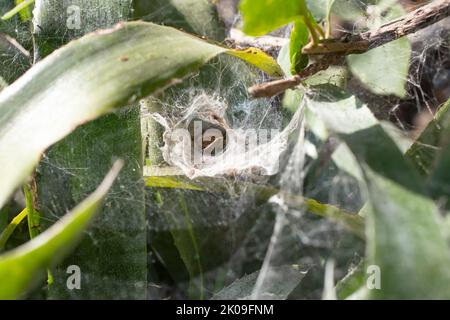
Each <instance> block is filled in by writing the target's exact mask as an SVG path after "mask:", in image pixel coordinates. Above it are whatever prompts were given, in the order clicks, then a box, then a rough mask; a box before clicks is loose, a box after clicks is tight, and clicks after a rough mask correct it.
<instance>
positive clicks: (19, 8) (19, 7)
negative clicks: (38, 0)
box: [1, 0, 34, 20]
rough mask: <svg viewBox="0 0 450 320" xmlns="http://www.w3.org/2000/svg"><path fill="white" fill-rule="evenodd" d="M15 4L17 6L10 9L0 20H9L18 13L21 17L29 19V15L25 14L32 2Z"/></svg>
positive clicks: (25, 1) (29, 0)
mask: <svg viewBox="0 0 450 320" xmlns="http://www.w3.org/2000/svg"><path fill="white" fill-rule="evenodd" d="M16 3H17V5H16V6H15V7H14V8H13V9H11V10H10V11H8V12H7V13H5V14H4V15H3V16H2V18H1V19H2V20H9V19H11V18H12V17H14V16H15V15H16V14H18V13H21V15H23V17H29V14H27V13H26V12H27V9H28V7H29V6H30V5H32V4H33V3H34V0H23V1H17V2H16Z"/></svg>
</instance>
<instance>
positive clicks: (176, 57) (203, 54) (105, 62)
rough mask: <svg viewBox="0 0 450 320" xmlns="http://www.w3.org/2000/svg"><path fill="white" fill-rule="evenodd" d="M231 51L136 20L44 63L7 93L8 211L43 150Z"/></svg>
mask: <svg viewBox="0 0 450 320" xmlns="http://www.w3.org/2000/svg"><path fill="white" fill-rule="evenodd" d="M129 34H133V37H129ZM225 51H226V49H224V48H222V47H219V46H216V45H213V44H209V43H207V42H204V41H202V40H201V39H198V38H195V37H193V36H191V35H188V34H186V33H184V32H180V31H177V30H175V29H172V28H169V27H163V26H158V25H155V24H151V23H144V22H130V23H123V24H120V25H118V26H117V27H116V28H114V29H110V30H106V31H102V32H96V33H92V34H89V35H87V36H85V37H83V38H82V39H79V40H76V41H73V42H71V43H70V44H68V45H67V46H65V47H64V48H62V49H61V50H58V51H57V52H55V53H54V54H52V55H50V56H49V57H47V58H46V59H45V60H43V61H42V62H40V63H38V64H37V65H36V66H34V67H33V68H32V69H31V70H30V71H29V72H27V74H26V75H25V76H23V77H22V78H21V79H19V80H18V81H17V82H15V83H14V84H12V85H11V86H9V87H8V88H6V89H5V90H4V91H3V92H2V93H1V94H0V114H1V115H2V117H1V118H0V119H1V120H0V121H1V123H3V124H8V125H3V126H1V129H0V136H1V138H0V153H2V154H3V155H5V156H4V157H2V159H1V160H0V164H1V166H0V167H1V169H0V175H2V179H1V181H0V190H2V192H1V194H0V206H2V205H4V204H5V201H6V200H7V198H8V197H9V196H10V194H11V193H12V191H13V190H14V189H15V188H16V187H17V186H19V185H20V184H21V183H22V182H23V181H24V179H25V178H26V176H27V175H28V174H29V173H30V172H31V171H32V169H33V168H34V166H35V165H36V164H37V163H38V161H39V159H40V156H41V154H42V152H43V151H44V150H45V149H46V148H48V147H49V146H50V145H52V144H53V143H55V142H56V141H58V140H59V139H61V138H63V137H64V136H66V135H67V134H68V133H70V132H71V131H72V130H73V129H74V128H75V127H76V126H77V125H79V124H81V123H84V122H86V121H89V120H92V119H94V118H96V117H98V116H100V115H102V114H105V113H107V112H109V111H111V110H114V109H115V108H118V107H121V106H123V105H126V104H128V103H132V102H135V101H137V100H138V99H139V98H141V97H145V96H147V95H149V94H151V93H152V92H155V91H156V90H160V89H163V88H165V87H167V86H169V85H171V84H173V83H174V82H175V81H178V79H180V78H183V77H184V76H186V75H187V74H189V73H192V72H193V71H195V70H197V69H198V68H199V67H200V66H201V65H202V64H203V63H205V62H206V61H208V60H209V59H211V58H213V57H214V56H216V55H218V54H220V53H223V52H225ZM168 52H170V54H168ZM99 84H101V86H100V85H99ZM61 102H63V104H62V105H61ZM24 115H27V116H24ZM23 141H27V143H22V142H23Z"/></svg>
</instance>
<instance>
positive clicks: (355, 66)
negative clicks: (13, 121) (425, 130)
mask: <svg viewBox="0 0 450 320" xmlns="http://www.w3.org/2000/svg"><path fill="white" fill-rule="evenodd" d="M388 3H389V4H387V5H388V7H386V8H383V6H384V5H385V4H383V3H382V2H381V3H379V4H378V5H374V6H373V8H372V10H373V12H374V13H373V17H372V18H371V19H369V21H371V23H370V24H369V25H368V27H369V28H370V29H372V28H377V27H379V26H380V25H381V24H383V23H388V22H389V21H391V20H394V19H395V18H398V17H400V16H402V15H403V14H404V13H405V12H404V10H403V8H402V6H401V5H399V4H395V5H392V2H391V1H388ZM411 55H412V47H411V43H410V42H409V40H408V39H407V38H406V37H405V38H401V39H398V40H396V41H393V42H390V43H388V44H386V45H383V46H381V47H379V48H375V49H373V50H370V51H368V52H366V53H363V54H359V55H350V56H348V57H347V62H348V66H349V69H350V71H351V72H352V73H353V74H354V75H355V76H356V77H357V78H358V79H359V80H360V81H361V82H362V83H363V84H364V85H365V86H366V87H367V88H368V89H369V90H370V91H372V92H373V93H375V94H379V95H396V96H398V97H400V98H404V97H405V95H406V83H407V80H408V72H409V65H410V59H411Z"/></svg>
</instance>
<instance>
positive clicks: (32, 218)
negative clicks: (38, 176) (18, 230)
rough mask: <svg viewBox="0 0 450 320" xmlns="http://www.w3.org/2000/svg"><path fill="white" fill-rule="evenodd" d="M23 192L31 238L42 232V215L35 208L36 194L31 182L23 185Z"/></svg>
mask: <svg viewBox="0 0 450 320" xmlns="http://www.w3.org/2000/svg"><path fill="white" fill-rule="evenodd" d="M23 192H24V194H25V203H26V206H27V208H26V209H27V211H28V215H27V218H28V231H29V233H30V239H33V238H35V237H36V236H37V235H39V233H40V215H39V213H38V212H37V211H36V210H35V208H34V196H33V193H32V191H31V188H30V185H29V184H25V185H24V186H23Z"/></svg>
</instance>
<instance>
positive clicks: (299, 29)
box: [290, 21, 309, 74]
mask: <svg viewBox="0 0 450 320" xmlns="http://www.w3.org/2000/svg"><path fill="white" fill-rule="evenodd" d="M308 41H309V32H308V27H307V26H306V24H305V23H304V22H303V21H297V22H295V23H294V27H293V29H292V32H291V41H290V60H291V73H292V74H297V73H300V71H302V70H303V69H304V68H305V67H306V66H307V65H308V62H309V58H308V56H307V55H304V54H302V49H303V47H304V46H305V45H307V44H308Z"/></svg>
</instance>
